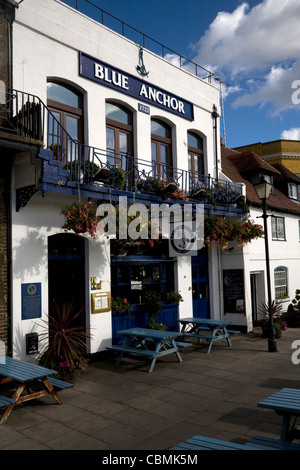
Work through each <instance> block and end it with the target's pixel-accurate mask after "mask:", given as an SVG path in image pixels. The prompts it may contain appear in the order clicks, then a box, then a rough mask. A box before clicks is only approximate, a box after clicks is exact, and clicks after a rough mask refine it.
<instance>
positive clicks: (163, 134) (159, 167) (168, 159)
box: [151, 119, 172, 177]
mask: <svg viewBox="0 0 300 470" xmlns="http://www.w3.org/2000/svg"><path fill="white" fill-rule="evenodd" d="M151 158H152V163H153V168H155V172H156V174H157V175H158V176H161V177H163V176H164V175H166V176H171V175H170V173H171V167H172V140H171V127H170V126H168V124H166V123H164V122H163V121H160V120H158V119H152V121H151Z"/></svg>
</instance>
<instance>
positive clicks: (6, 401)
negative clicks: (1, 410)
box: [0, 395, 16, 407]
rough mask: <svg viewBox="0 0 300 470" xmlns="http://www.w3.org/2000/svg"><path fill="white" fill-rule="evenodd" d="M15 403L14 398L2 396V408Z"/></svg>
mask: <svg viewBox="0 0 300 470" xmlns="http://www.w3.org/2000/svg"><path fill="white" fill-rule="evenodd" d="M14 403H16V402H15V400H13V399H12V398H9V397H5V396H4V395H0V407H2V406H8V405H13V404H14Z"/></svg>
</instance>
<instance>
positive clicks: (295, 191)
mask: <svg viewBox="0 0 300 470" xmlns="http://www.w3.org/2000/svg"><path fill="white" fill-rule="evenodd" d="M288 190H289V197H290V198H291V199H296V200H298V199H299V186H298V185H297V184H295V183H289V184H288Z"/></svg>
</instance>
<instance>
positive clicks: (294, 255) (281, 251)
mask: <svg viewBox="0 0 300 470" xmlns="http://www.w3.org/2000/svg"><path fill="white" fill-rule="evenodd" d="M267 214H269V215H274V216H278V217H284V219H285V231H286V240H284V241H283V240H272V229H271V217H269V218H268V220H267V223H268V242H269V257H270V278H271V295H272V300H273V299H274V300H275V285H274V270H275V269H276V268H277V267H279V266H285V267H286V268H287V269H288V295H289V298H287V299H284V300H283V301H282V303H283V309H284V311H286V310H287V307H288V305H289V304H290V303H291V300H292V299H293V298H294V294H295V290H296V289H299V286H300V281H299V277H298V276H297V274H296V273H297V272H299V263H300V243H299V227H298V223H299V217H298V216H295V215H291V214H285V213H280V212H276V211H273V210H269V209H267ZM261 215H262V211H260V210H258V209H253V208H252V209H251V214H250V216H251V219H252V220H253V221H254V222H255V223H258V224H261V225H263V220H262V219H261V218H258V217H261ZM231 246H233V247H234V249H233V251H228V250H225V251H222V252H221V253H222V257H221V263H222V264H221V269H222V270H223V269H235V268H236V269H244V281H245V307H246V312H245V315H244V314H237V313H234V314H226V318H228V319H229V320H230V321H232V322H233V323H234V324H235V325H241V326H247V331H251V330H252V327H253V325H252V305H251V286H250V275H251V273H256V274H257V304H258V305H257V307H258V311H259V310H260V307H261V303H262V302H267V301H268V291H267V274H266V257H265V238H264V237H263V238H260V239H257V240H253V241H252V242H251V243H248V244H247V245H245V247H243V248H240V247H238V246H237V244H232V245H231ZM221 289H222V286H221Z"/></svg>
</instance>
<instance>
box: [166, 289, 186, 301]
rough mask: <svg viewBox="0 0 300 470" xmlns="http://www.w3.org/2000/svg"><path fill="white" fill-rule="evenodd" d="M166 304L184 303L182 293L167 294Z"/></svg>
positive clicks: (171, 292) (172, 292)
mask: <svg viewBox="0 0 300 470" xmlns="http://www.w3.org/2000/svg"><path fill="white" fill-rule="evenodd" d="M165 302H166V304H179V302H183V297H182V295H181V294H180V292H175V291H173V290H172V291H170V292H167V294H166V297H165Z"/></svg>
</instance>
